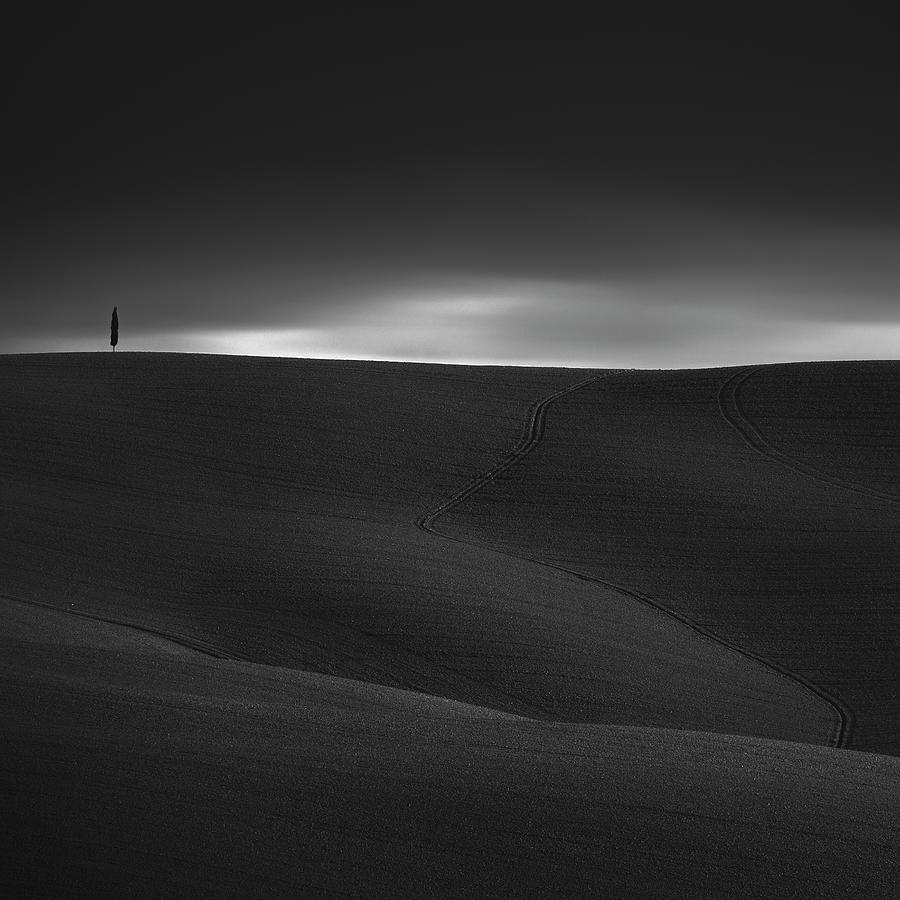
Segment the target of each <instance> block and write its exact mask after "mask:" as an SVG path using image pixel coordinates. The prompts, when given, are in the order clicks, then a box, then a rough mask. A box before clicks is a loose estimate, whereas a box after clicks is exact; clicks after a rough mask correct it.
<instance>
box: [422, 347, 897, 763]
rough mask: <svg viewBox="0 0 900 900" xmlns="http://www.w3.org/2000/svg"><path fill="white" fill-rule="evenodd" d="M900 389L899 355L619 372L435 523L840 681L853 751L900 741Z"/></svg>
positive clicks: (557, 415)
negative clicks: (619, 589)
mask: <svg viewBox="0 0 900 900" xmlns="http://www.w3.org/2000/svg"><path fill="white" fill-rule="evenodd" d="M898 397H900V364H897V363H821V364H798V365H792V366H765V367H757V368H754V369H752V370H750V369H747V370H728V369H725V370H718V369H712V370H703V371H700V370H697V371H684V372H635V373H628V374H625V375H621V376H613V377H611V378H608V379H604V380H602V381H597V382H593V383H591V384H590V385H587V386H586V387H584V388H583V389H581V390H579V391H577V392H574V393H572V394H569V395H567V396H566V397H564V398H562V399H561V400H560V401H559V402H558V403H556V404H554V406H553V408H552V410H551V411H550V413H549V419H548V423H547V428H546V433H545V435H544V439H543V440H542V441H541V443H540V445H539V446H538V447H536V448H535V449H534V451H533V452H532V453H531V454H529V455H528V457H527V458H526V459H524V460H522V461H521V464H519V465H517V466H516V467H514V468H513V469H511V470H510V471H508V472H506V473H504V474H503V475H502V476H501V477H499V478H498V479H496V480H495V481H494V482H492V483H491V484H490V485H487V486H486V487H485V488H484V489H483V490H481V491H479V492H477V493H476V494H473V495H472V496H471V497H468V498H467V499H466V500H465V501H464V502H463V503H461V504H459V505H458V506H456V507H454V508H453V509H452V510H450V511H449V512H448V513H447V514H446V515H445V516H443V517H442V518H441V520H440V522H439V523H438V527H439V528H440V529H442V530H444V531H446V532H447V533H448V534H452V535H461V536H463V537H465V538H466V539H470V540H478V541H481V542H483V543H484V544H487V545H490V546H494V547H497V548H500V549H504V550H507V551H511V552H514V553H518V554H522V555H526V556H529V557H532V558H535V559H540V560H543V561H546V562H550V563H553V564H556V565H560V566H564V567H566V568H569V569H572V570H574V571H577V572H581V573H584V574H585V575H588V576H591V577H594V578H598V579H603V580H607V581H609V582H611V583H614V584H617V585H621V586H623V587H624V588H626V589H629V590H631V591H633V592H635V593H638V594H641V595H643V596H644V597H645V598H646V599H647V600H648V601H649V602H651V603H658V604H659V605H660V606H662V607H665V608H667V609H670V610H672V611H673V612H674V613H676V614H678V615H682V616H685V617H687V618H688V619H689V620H690V621H692V622H694V623H697V624H698V625H699V626H700V627H702V628H704V629H705V630H707V631H709V632H710V633H713V634H715V635H718V636H721V637H722V638H723V639H726V640H728V641H730V642H733V643H734V644H736V645H738V646H740V647H743V648H745V649H746V650H748V651H751V652H756V653H759V654H761V655H763V656H764V657H765V658H767V659H769V660H772V661H774V662H776V663H778V664H780V665H781V666H783V667H785V668H786V669H788V670H790V671H792V672H795V673H797V674H798V675H800V676H801V677H804V678H805V679H807V680H808V681H809V682H811V683H812V684H813V685H816V686H819V687H821V688H822V689H824V690H825V691H827V693H828V694H829V695H830V696H831V697H833V698H834V701H835V703H836V704H838V705H839V707H840V708H842V710H843V715H844V717H845V720H846V722H845V731H846V737H847V739H849V741H850V746H854V747H858V748H862V749H869V750H876V751H880V752H886V753H894V754H897V753H900V706H898V704H900V697H898V693H897V684H898V682H900V594H898V589H897V585H898V584H900V502H898V499H897V498H898V496H900V414H898ZM854 720H855V721H854Z"/></svg>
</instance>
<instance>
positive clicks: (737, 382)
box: [717, 366, 900, 503]
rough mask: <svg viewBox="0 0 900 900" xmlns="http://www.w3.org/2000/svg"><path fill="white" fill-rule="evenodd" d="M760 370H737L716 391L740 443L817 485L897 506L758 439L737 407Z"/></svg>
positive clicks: (894, 498)
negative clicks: (751, 378) (744, 390)
mask: <svg viewBox="0 0 900 900" xmlns="http://www.w3.org/2000/svg"><path fill="white" fill-rule="evenodd" d="M760 368H762V367H761V366H747V367H745V368H743V369H739V370H738V371H737V372H735V373H734V375H732V376H731V377H730V378H729V379H728V380H727V381H726V382H725V383H724V384H723V385H722V387H721V388H720V389H719V394H718V397H717V401H718V404H719V411H720V412H721V414H722V417H723V418H724V419H725V421H726V422H728V424H729V425H730V426H731V427H732V428H733V429H734V430H735V431H736V432H737V433H738V434H739V435H740V436H741V437H742V438H743V439H744V441H745V442H746V443H747V444H748V445H749V446H750V447H752V448H753V449H754V450H756V452H757V453H760V454H761V455H762V456H765V457H767V458H768V459H771V460H773V461H774V462H777V463H781V465H783V466H785V467H786V468H788V469H791V470H792V471H794V472H798V473H799V474H800V475H806V476H808V477H809V478H814V479H815V480H816V481H821V482H822V483H823V484H830V485H832V486H833V487H839V488H843V489H844V490H847V491H853V492H854V493H856V494H862V495H863V496H865V497H873V498H874V499H876V500H884V501H885V502H887V503H900V497H898V496H897V495H896V494H889V493H887V492H884V491H876V490H874V489H873V488H870V487H867V486H866V485H863V484H858V483H857V482H855V481H845V480H844V479H842V478H838V477H837V476H835V475H829V474H828V473H827V472H823V471H822V470H821V469H817V468H816V467H815V466H811V465H810V464H809V463H805V462H803V461H802V460H799V459H795V458H794V457H792V456H788V455H787V454H786V453H782V452H781V451H780V450H777V449H776V448H775V447H773V446H772V445H771V444H770V443H769V442H768V441H767V440H766V439H765V438H764V437H763V435H762V432H761V431H760V430H759V428H758V427H757V426H756V425H755V424H754V423H753V422H752V421H751V420H750V418H749V417H748V416H747V414H746V413H745V412H744V409H743V407H742V406H741V388H742V387H743V385H744V383H745V382H746V381H747V380H748V379H749V378H750V377H751V376H752V375H753V374H754V373H755V372H757V371H758V370H759V369H760Z"/></svg>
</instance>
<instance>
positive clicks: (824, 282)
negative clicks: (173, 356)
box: [0, 7, 900, 366]
mask: <svg viewBox="0 0 900 900" xmlns="http://www.w3.org/2000/svg"><path fill="white" fill-rule="evenodd" d="M891 36H892V32H891V31H890V29H889V27H888V25H887V23H886V22H878V21H877V20H867V21H861V20H847V19H846V18H845V17H844V18H835V19H833V20H825V19H824V18H823V17H821V16H820V17H819V18H816V19H809V20H806V21H796V22H790V21H788V20H787V19H785V18H784V17H774V16H773V17H771V18H766V17H764V16H761V15H760V16H759V17H757V18H754V19H752V20H748V19H744V20H737V19H735V18H732V17H727V16H725V15H722V16H720V17H719V18H716V17H711V16H710V15H708V14H704V15H703V16H700V15H696V16H694V17H693V18H691V17H688V16H686V15H685V14H684V13H683V12H681V11H678V12H677V13H676V12H671V13H669V14H668V15H667V16H665V17H662V18H661V17H658V16H657V15H655V14H651V13H650V12H646V13H645V14H644V15H643V16H642V17H640V18H638V17H635V18H633V19H631V20H630V21H625V20H624V18H622V17H614V16H611V15H608V14H600V15H595V16H594V17H592V18H591V19H581V20H576V19H569V18H565V17H564V16H562V15H555V16H552V17H550V14H549V12H548V13H545V16H544V17H535V18H533V19H530V20H527V19H524V18H523V17H522V15H521V14H517V15H516V17H514V18H512V17H499V16H497V17H493V18H492V17H491V16H490V15H488V14H486V13H484V12H481V13H479V14H478V15H474V14H472V15H465V14H464V13H463V12H461V11H455V10H454V9H452V8H449V7H448V8H447V10H446V11H445V12H444V13H443V15H442V14H441V13H440V12H438V13H435V12H434V11H430V12H429V14H428V16H425V15H422V16H421V17H419V18H416V17H411V16H409V15H404V16H399V15H395V16H394V17H389V16H387V14H385V13H383V12H381V11H377V12H369V13H367V14H365V15H363V16H360V15H358V14H356V13H354V14H350V13H347V14H344V15H340V14H335V15H334V16H331V17H329V18H325V17H322V16H314V17H313V16H311V17H309V18H307V19H305V20H304V19H302V18H301V19H300V20H294V19H293V18H292V19H291V20H290V21H288V20H283V21H278V20H275V19H268V20H263V19H262V18H261V17H260V18H258V19H254V20H252V21H251V20H246V19H243V18H234V19H231V20H223V19H222V18H221V17H219V18H216V19H214V20H213V19H206V20H197V19H189V18H188V17H186V16H184V15H182V16H181V17H174V18H166V19H162V18H154V17H148V18H146V19H143V20H142V19H139V18H137V17H135V16H134V14H133V13H129V15H128V17H127V18H125V17H123V18H122V19H121V20H117V21H114V20H109V19H103V20H100V19H87V18H82V17H80V15H79V14H77V13H75V14H70V17H69V18H68V19H66V20H61V19H57V20H52V21H42V22H40V23H37V24H32V25H25V24H22V26H21V27H19V28H11V29H10V33H9V35H8V36H7V43H8V44H9V45H10V46H9V47H8V48H7V49H8V50H9V52H8V53H6V54H5V65H6V66H7V67H8V71H7V73H6V77H5V79H4V82H5V84H6V85H7V100H8V103H7V108H6V112H5V116H4V120H5V124H6V126H7V127H6V128H5V129H4V131H5V133H6V134H7V138H6V139H5V141H4V145H5V146H4V154H5V156H6V160H5V162H6V165H5V166H4V181H5V183H6V189H5V192H4V193H5V197H6V201H5V202H4V204H3V213H2V228H3V244H4V253H3V259H2V269H0V290H2V304H3V305H2V325H3V336H2V338H0V352H15V351H21V350H27V351H39V350H58V349H103V348H104V347H105V346H106V341H107V333H106V326H107V322H108V317H109V311H110V309H111V307H112V305H113V304H114V303H115V304H117V305H118V306H119V313H120V320H121V344H120V349H125V350H128V349H174V350H202V351H212V352H244V353H276V354H283V355H298V356H348V357H374V358H390V359H438V360H446V361H495V362H521V363H527V362H535V363H561V364H572V365H597V366H602V365H637V366H655V365H659V366H668V365H685V366H688V365H704V364H728V363H731V362H735V363H736V362H745V361H767V360H774V359H804V358H847V357H893V356H895V355H896V348H897V346H898V341H900V304H898V302H897V297H898V289H900V257H898V251H900V240H898V238H900V175H898V159H900V154H898V151H900V129H898V125H897V117H896V98H897V89H898V87H900V81H898V79H897V76H896V72H895V65H896V64H895V61H894V56H895V50H894V47H893V46H892V42H891Z"/></svg>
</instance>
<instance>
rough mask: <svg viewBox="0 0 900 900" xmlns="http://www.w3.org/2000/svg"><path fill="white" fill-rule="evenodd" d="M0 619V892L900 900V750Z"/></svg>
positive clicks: (101, 629)
mask: <svg viewBox="0 0 900 900" xmlns="http://www.w3.org/2000/svg"><path fill="white" fill-rule="evenodd" d="M0 612H2V615H3V616H4V621H5V623H6V624H5V628H4V630H3V634H2V635H0V678H2V681H0V684H2V692H0V715H2V721H3V728H4V742H3V767H2V774H0V784H2V785H3V797H4V821H5V829H6V832H7V835H6V840H5V841H4V850H3V853H4V856H5V859H4V867H3V870H2V872H3V874H2V876H0V877H2V881H3V884H4V886H5V889H6V896H17V895H18V894H19V892H20V890H22V888H23V887H27V889H28V894H29V895H30V896H48V897H65V896H78V897H86V896H90V897H97V896H105V897H122V896H129V897H139V896H182V897H183V896H205V897H228V896H242V897H263V896H282V897H298V896H359V897H370V896H385V897H398V896H416V897H424V896H478V897H482V896H508V897H549V896H573V895H575V896H578V895H580V896H605V897H673V898H683V897H744V896H746V897H779V896H783V897H816V898H820V897H835V898H846V897H893V896H896V893H895V892H896V886H897V883H898V882H897V880H898V878H900V864H898V859H900V852H898V851H900V837H898V832H897V822H898V816H900V760H896V759H894V758H892V757H886V756H877V755H874V754H864V753H856V752H852V751H841V750H833V749H829V748H822V747H813V746H810V745H804V744H792V743H783V742H779V741H766V740H760V739H755V738H744V737H729V736H724V735H713V734H710V733H706V732H690V731H669V730H666V729H652V728H638V727H624V726H604V725H567V724H561V723H560V724H558V723H550V722H537V721H534V720H531V719H524V718H516V717H513V716H509V715H506V714H502V713H497V712H495V711H492V710H488V709H484V708H479V707H472V706H466V705H464V704H457V703H452V702H448V701H444V700H441V699H439V698H433V697H428V696H425V695H422V694H416V693H409V692H405V691H401V690H398V689H395V688H382V687H377V686H374V685H370V684H365V683H363V682H359V681H351V680H344V679H337V678H332V677H329V676H323V675H312V674H309V673H305V672H297V671H294V670H290V669H283V668H275V667H268V666H259V665H253V664H247V663H240V662H232V661H225V660H215V659H211V658H209V657H207V656H204V655H202V654H198V653H195V652H193V651H189V650H186V649H185V648H181V647H179V646H177V645H173V644H170V643H169V642H166V641H163V640H160V639H158V638H155V637H153V636H150V635H145V634H140V633H135V632H134V631H133V630H131V629H126V628H121V627H118V626H111V625H107V624H105V623H98V622H90V621H86V620H82V619H77V618H73V617H72V616H70V615H67V614H65V613H59V612H52V611H48V610H38V609H35V608H33V607H30V606H26V605H23V604H15V603H8V602H0Z"/></svg>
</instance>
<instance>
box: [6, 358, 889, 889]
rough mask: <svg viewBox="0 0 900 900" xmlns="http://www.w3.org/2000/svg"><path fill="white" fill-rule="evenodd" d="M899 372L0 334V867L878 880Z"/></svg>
mask: <svg viewBox="0 0 900 900" xmlns="http://www.w3.org/2000/svg"><path fill="white" fill-rule="evenodd" d="M898 382H900V366H897V365H894V364H875V363H873V364H864V363H859V364H821V365H799V366H777V367H776V366H772V367H760V368H753V369H749V368H748V369H741V370H708V371H690V372H658V373H657V372H627V373H622V372H602V371H597V372H589V371H576V370H562V369H560V370H551V369H510V368H491V367H451V366H426V365H413V364H389V363H372V362H327V361H315V362H314V361H297V360H263V359H248V358H234V357H198V356H182V355H159V354H116V355H115V356H113V355H112V354H108V355H94V354H78V355H56V356H12V357H0V429H2V431H0V490H2V495H0V496H2V509H3V515H2V518H0V615H2V616H3V621H4V622H5V623H6V625H5V627H4V629H2V636H0V717H2V718H0V721H2V726H0V728H2V736H3V745H4V748H5V749H4V750H3V751H2V752H3V766H2V769H0V790H2V792H3V796H4V798H6V805H7V810H8V815H7V819H8V822H9V826H8V827H9V829H10V835H11V836H12V837H13V839H11V840H8V841H6V842H5V843H6V848H5V850H4V852H5V854H6V858H5V860H4V863H5V865H4V868H3V870H2V873H0V885H3V886H4V888H5V890H6V892H7V893H10V894H11V895H12V896H15V895H18V894H29V895H34V894H37V895H51V896H60V895H62V896H64V895H72V896H86V895H91V896H121V895H122V894H125V893H127V894H130V895H132V896H134V895H146V896H158V895H167V894H168V895H171V894H173V893H179V894H183V895H192V894H196V895H202V896H229V895H231V896H259V895H266V896H282V895H290V896H296V895H298V894H302V893H304V892H305V893H306V894H312V895H336V896H342V895H351V896H396V895H397V894H398V892H399V893H411V894H412V895H419V896H424V895H451V896H460V895H465V896H548V895H590V894H593V895H597V894H600V895H606V896H654V897H655V896H673V897H676V896H679V897H683V896H710V897H713V896H811V897H812V896H816V897H821V896H826V897H827V896H833V897H844V896H850V895H859V896H863V895H865V896H885V897H889V896H894V895H895V894H896V888H897V879H898V877H900V871H898V866H897V863H896V862H895V860H897V859H898V858H900V832H898V830H897V827H896V822H897V821H898V814H900V760H897V759H895V758H894V756H896V755H897V754H898V751H900V730H898V726H897V722H898V721H900V716H898V713H900V710H898V708H897V700H896V697H895V693H896V690H895V688H896V684H897V681H898V679H897V675H898V671H897V662H896V660H897V649H898V647H897V642H898V641H900V623H898V618H897V615H898V613H897V608H898V606H900V600H898V596H897V591H896V584H897V576H898V567H900V558H898V550H897V547H898V541H897V538H898V534H897V530H898V503H900V501H898V499H897V498H898V494H900V484H898V472H900V458H898V453H900V451H898V446H900V434H898V424H897V423H898V418H900V417H898V410H897V398H898V396H900V393H898V388H900V383H898ZM847 748H859V749H864V750H869V751H875V752H869V753H860V752H856V750H854V749H847ZM880 754H881V755H880ZM884 754H893V756H892V755H884Z"/></svg>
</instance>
